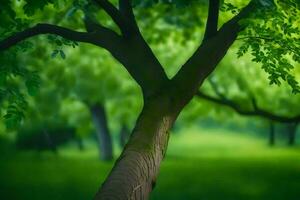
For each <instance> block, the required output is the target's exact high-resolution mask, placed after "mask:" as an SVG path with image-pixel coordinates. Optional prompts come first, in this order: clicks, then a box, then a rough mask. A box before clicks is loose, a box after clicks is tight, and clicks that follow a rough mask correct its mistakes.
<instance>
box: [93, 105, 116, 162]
mask: <svg viewBox="0 0 300 200" xmlns="http://www.w3.org/2000/svg"><path fill="white" fill-rule="evenodd" d="M90 110H91V114H92V118H93V122H94V127H95V130H96V136H97V140H98V143H99V151H100V152H99V153H100V159H101V160H112V159H113V146H112V139H111V135H110V131H109V129H108V121H107V117H106V112H105V108H104V106H103V105H101V104H95V105H93V106H91V107H90Z"/></svg>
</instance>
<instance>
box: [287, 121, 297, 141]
mask: <svg viewBox="0 0 300 200" xmlns="http://www.w3.org/2000/svg"><path fill="white" fill-rule="evenodd" d="M297 125H298V124H297V123H293V124H288V145H289V146H294V145H295V143H296V131H297Z"/></svg>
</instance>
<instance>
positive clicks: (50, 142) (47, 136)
mask: <svg viewBox="0 0 300 200" xmlns="http://www.w3.org/2000/svg"><path fill="white" fill-rule="evenodd" d="M43 136H44V139H45V142H46V143H47V146H48V148H49V149H51V150H52V152H54V153H55V154H57V153H58V151H57V147H56V146H57V145H56V144H55V142H54V141H53V139H52V138H51V136H50V134H49V133H48V131H47V130H45V129H44V130H43ZM41 148H43V147H41Z"/></svg>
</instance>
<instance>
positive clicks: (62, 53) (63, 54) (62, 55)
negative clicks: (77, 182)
mask: <svg viewBox="0 0 300 200" xmlns="http://www.w3.org/2000/svg"><path fill="white" fill-rule="evenodd" d="M59 53H60V57H61V58H62V59H66V54H65V53H64V51H63V50H60V51H59Z"/></svg>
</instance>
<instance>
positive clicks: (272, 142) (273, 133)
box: [269, 122, 275, 146]
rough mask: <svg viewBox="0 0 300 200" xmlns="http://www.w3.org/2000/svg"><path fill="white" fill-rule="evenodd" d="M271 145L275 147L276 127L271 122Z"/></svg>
mask: <svg viewBox="0 0 300 200" xmlns="http://www.w3.org/2000/svg"><path fill="white" fill-rule="evenodd" d="M269 145H270V146H274V145H275V127H274V123H273V122H270V132H269Z"/></svg>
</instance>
